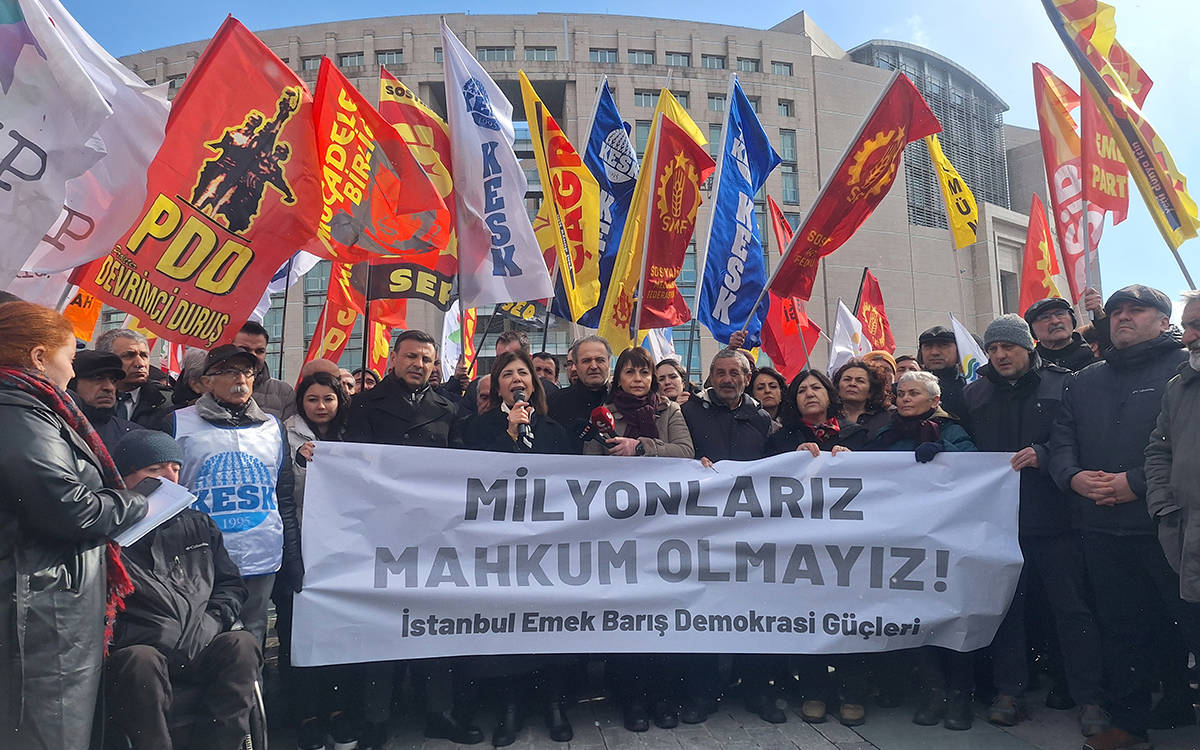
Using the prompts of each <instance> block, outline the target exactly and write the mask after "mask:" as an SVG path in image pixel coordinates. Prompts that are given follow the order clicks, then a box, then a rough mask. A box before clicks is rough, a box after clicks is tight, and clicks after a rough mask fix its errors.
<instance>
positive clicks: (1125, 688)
mask: <svg viewBox="0 0 1200 750" xmlns="http://www.w3.org/2000/svg"><path fill="white" fill-rule="evenodd" d="M1104 309H1105V312H1106V313H1107V314H1108V318H1109V323H1110V326H1109V328H1110V335H1111V337H1112V344H1113V348H1112V349H1111V350H1110V351H1109V352H1108V353H1107V354H1106V355H1105V358H1104V360H1103V361H1102V362H1098V363H1096V364H1094V365H1092V366H1090V367H1087V368H1085V369H1084V370H1081V371H1080V372H1078V373H1076V374H1075V376H1074V377H1073V378H1072V379H1070V380H1069V381H1068V382H1067V385H1066V387H1065V388H1064V389H1063V407H1064V408H1063V411H1062V414H1061V415H1060V417H1059V419H1058V421H1057V422H1056V423H1055V425H1054V428H1053V431H1052V435H1051V439H1050V474H1051V476H1053V478H1054V481H1055V482H1056V483H1057V484H1058V486H1059V488H1060V489H1061V490H1062V491H1063V492H1065V493H1067V495H1068V497H1070V498H1072V500H1073V503H1074V510H1075V512H1076V514H1077V519H1078V521H1079V523H1080V525H1081V528H1082V531H1083V545H1084V556H1085V559H1086V562H1087V567H1088V574H1089V576H1090V577H1091V581H1092V587H1093V589H1094V591H1095V601H1096V616H1097V620H1098V621H1099V624H1100V628H1101V631H1102V633H1103V636H1104V662H1105V663H1104V667H1105V672H1106V674H1107V675H1109V679H1110V684H1109V685H1108V692H1109V698H1110V711H1111V712H1112V725H1113V726H1112V728H1111V729H1109V730H1108V731H1106V732H1103V733H1101V734H1099V735H1096V736H1095V737H1093V738H1092V740H1091V741H1089V744H1088V747H1091V748H1094V749H1095V750H1100V748H1105V750H1109V749H1112V748H1126V747H1136V746H1138V743H1143V742H1145V741H1146V735H1147V730H1148V729H1149V728H1150V722H1151V710H1150V693H1151V687H1152V683H1153V682H1154V679H1155V676H1154V675H1152V671H1153V665H1154V664H1155V663H1156V660H1158V659H1159V657H1158V654H1157V653H1156V651H1160V650H1161V649H1159V648H1156V647H1155V646H1154V645H1153V644H1152V643H1151V640H1152V638H1153V637H1154V634H1155V633H1156V632H1169V630H1167V629H1169V628H1171V627H1172V625H1171V624H1170V621H1171V620H1174V621H1176V622H1178V623H1179V624H1180V626H1181V628H1182V629H1183V632H1184V634H1185V635H1186V634H1188V633H1194V626H1195V623H1194V622H1193V618H1192V617H1191V613H1190V612H1189V611H1188V610H1187V608H1186V607H1183V606H1182V604H1183V603H1182V600H1181V599H1180V598H1179V579H1178V577H1177V575H1176V574H1175V571H1173V570H1172V569H1171V566H1170V565H1169V564H1168V562H1167V559H1166V556H1165V555H1164V554H1163V550H1162V547H1161V546H1159V543H1158V538H1157V534H1156V529H1155V525H1154V521H1153V519H1151V517H1150V514H1149V512H1148V511H1147V508H1146V474H1145V471H1144V469H1143V464H1144V462H1145V455H1144V451H1145V448H1146V445H1147V443H1148V442H1149V438H1150V433H1151V431H1153V429H1154V426H1155V420H1156V419H1157V417H1158V412H1159V409H1160V406H1161V403H1162V398H1163V392H1164V390H1165V388H1166V384H1167V381H1168V380H1170V379H1171V378H1172V377H1173V376H1174V375H1175V372H1176V370H1177V369H1178V368H1179V366H1180V364H1181V363H1183V362H1185V361H1186V360H1187V352H1186V350H1184V349H1183V347H1182V346H1181V342H1180V337H1179V334H1178V333H1177V332H1175V331H1172V330H1170V329H1169V326H1170V317H1169V316H1170V315H1171V301H1170V299H1168V298H1167V296H1166V295H1165V294H1163V293H1162V292H1160V291H1158V290H1157V289H1151V288H1150V287H1146V286H1142V285H1141V284H1134V285H1132V286H1128V287H1125V288H1123V289H1119V290H1118V291H1116V292H1114V293H1113V295H1112V296H1111V297H1109V298H1108V301H1107V302H1106V303H1105V305H1104ZM1176 638H1178V635H1176ZM1193 642H1195V641H1194V640H1193ZM1185 658H1186V657H1185ZM1183 668H1184V665H1183V664H1180V665H1178V666H1177V668H1176V671H1178V670H1181V669H1183ZM1184 685H1186V682H1184ZM1175 700H1177V701H1179V702H1180V703H1182V702H1184V701H1186V702H1187V703H1188V704H1189V705H1190V702H1191V701H1190V697H1185V696H1179V697H1178V698H1175Z"/></svg>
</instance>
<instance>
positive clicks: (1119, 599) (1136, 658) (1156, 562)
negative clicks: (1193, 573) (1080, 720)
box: [1083, 532, 1200, 737]
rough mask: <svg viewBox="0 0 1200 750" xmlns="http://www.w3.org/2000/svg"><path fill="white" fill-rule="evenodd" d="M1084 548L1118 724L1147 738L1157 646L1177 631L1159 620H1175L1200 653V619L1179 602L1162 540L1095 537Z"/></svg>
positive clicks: (1087, 537) (1112, 710)
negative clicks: (1165, 631)
mask: <svg viewBox="0 0 1200 750" xmlns="http://www.w3.org/2000/svg"><path fill="white" fill-rule="evenodd" d="M1083 548H1084V555H1085V559H1086V560H1087V567H1088V575H1089V576H1090V577H1091V580H1092V587H1093V589H1094V590H1095V596H1096V619H1097V621H1098V623H1099V625H1100V634H1101V643H1102V644H1103V653H1104V668H1105V671H1106V674H1107V677H1108V696H1109V701H1110V703H1109V712H1110V713H1112V723H1113V725H1114V726H1116V727H1119V728H1121V729H1124V730H1125V731H1127V732H1130V733H1132V734H1136V735H1139V736H1142V737H1144V736H1146V732H1147V729H1148V724H1149V722H1150V693H1151V691H1152V690H1153V687H1154V681H1155V677H1156V675H1155V672H1156V670H1155V661H1156V656H1155V651H1156V648H1155V645H1156V643H1157V642H1160V638H1161V629H1162V628H1163V627H1167V626H1170V625H1171V622H1169V621H1168V622H1165V623H1164V622H1158V621H1157V620H1161V619H1163V617H1164V616H1165V617H1168V618H1170V620H1173V621H1174V624H1175V625H1176V626H1177V627H1178V628H1179V631H1180V632H1181V633H1182V635H1183V638H1184V640H1185V641H1186V643H1187V644H1188V647H1189V648H1191V650H1192V651H1193V652H1194V653H1200V617H1198V616H1197V609H1196V607H1195V605H1189V604H1187V603H1185V602H1184V601H1183V600H1182V599H1180V598H1179V577H1178V576H1177V575H1176V574H1175V571H1173V570H1171V566H1170V565H1169V564H1167V558H1166V556H1165V555H1164V554H1163V551H1162V547H1161V546H1160V545H1159V543H1158V539H1157V538H1155V537H1153V536H1150V535H1141V536H1117V535H1115V534H1103V533H1095V532H1089V533H1085V534H1084V537H1083ZM1154 613H1159V616H1158V617H1155V616H1154Z"/></svg>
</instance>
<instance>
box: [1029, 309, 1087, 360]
mask: <svg viewBox="0 0 1200 750" xmlns="http://www.w3.org/2000/svg"><path fill="white" fill-rule="evenodd" d="M1025 322H1026V323H1028V324H1029V328H1030V329H1031V330H1032V331H1033V337H1034V338H1035V339H1037V349H1035V350H1034V351H1036V352H1037V355H1038V357H1039V358H1041V360H1042V361H1043V362H1046V363H1048V364H1055V365H1058V366H1060V367H1064V368H1066V369H1068V370H1070V371H1071V372H1078V371H1079V370H1082V369H1083V368H1085V367H1087V366H1088V365H1090V364H1091V363H1093V362H1095V361H1096V355H1094V354H1092V347H1090V346H1088V343H1087V342H1086V341H1084V340H1083V336H1081V335H1079V334H1078V333H1076V332H1075V328H1076V327H1078V325H1079V322H1078V321H1077V320H1076V319H1075V309H1074V308H1073V307H1071V303H1070V302H1068V301H1066V300H1065V299H1063V298H1062V297H1047V298H1046V299H1040V300H1038V301H1037V302H1034V303H1033V304H1032V305H1030V306H1029V309H1028V310H1026V311H1025Z"/></svg>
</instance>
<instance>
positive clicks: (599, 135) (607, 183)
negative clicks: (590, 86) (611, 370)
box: [578, 78, 638, 328]
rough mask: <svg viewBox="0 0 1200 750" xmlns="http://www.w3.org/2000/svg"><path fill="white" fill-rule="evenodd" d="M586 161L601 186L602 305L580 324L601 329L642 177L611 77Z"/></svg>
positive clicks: (599, 101) (600, 97) (599, 99)
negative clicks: (605, 302)
mask: <svg viewBox="0 0 1200 750" xmlns="http://www.w3.org/2000/svg"><path fill="white" fill-rule="evenodd" d="M583 161H584V163H585V164H587V166H588V169H590V170H591V172H592V175H593V176H594V177H595V178H596V182H597V183H599V186H600V302H599V304H597V305H596V306H595V307H593V308H592V309H591V310H589V311H588V312H587V313H586V314H584V316H583V317H582V318H580V319H579V321H578V322H579V324H580V325H584V326H587V327H588V328H597V327H599V325H600V312H601V309H602V308H603V304H604V296H605V294H606V292H607V290H608V284H609V280H610V279H611V278H612V272H613V263H614V262H615V261H616V259H617V250H618V249H619V248H620V245H621V237H622V236H623V234H624V232H625V220H626V217H628V215H629V205H630V203H631V202H632V201H633V188H634V184H635V181H636V180H637V176H638V157H637V153H636V152H635V151H634V150H633V143H632V142H631V141H630V140H629V132H628V131H627V130H626V129H625V123H624V122H622V121H621V113H620V112H618V111H617V103H616V102H615V101H614V100H613V97H612V92H610V91H609V89H608V79H607V78H605V79H604V80H603V81H602V82H601V84H600V90H599V91H598V92H597V93H596V107H595V111H594V112H593V114H592V132H591V133H590V134H589V135H588V142H587V150H586V151H585V152H584V155H583Z"/></svg>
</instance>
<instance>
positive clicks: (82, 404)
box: [67, 349, 142, 451]
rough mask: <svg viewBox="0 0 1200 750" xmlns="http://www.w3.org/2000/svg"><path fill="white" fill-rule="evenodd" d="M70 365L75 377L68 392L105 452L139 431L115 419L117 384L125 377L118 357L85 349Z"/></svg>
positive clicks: (137, 427)
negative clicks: (101, 442)
mask: <svg viewBox="0 0 1200 750" xmlns="http://www.w3.org/2000/svg"><path fill="white" fill-rule="evenodd" d="M72 364H73V366H74V368H75V377H74V378H73V379H72V380H71V382H70V383H68V384H67V390H69V391H70V392H71V395H72V396H74V398H75V402H76V403H78V404H79V410H80V411H82V412H83V414H84V416H86V417H87V418H88V421H89V422H91V423H92V426H93V427H95V428H96V432H97V433H98V434H99V435H100V439H101V440H103V441H104V446H105V447H106V448H108V449H109V450H110V451H111V450H112V449H113V448H114V447H115V446H116V444H117V441H118V440H120V439H121V437H122V436H124V435H125V433H127V432H129V431H131V430H140V429H142V426H141V425H140V424H137V423H136V422H130V421H129V420H127V419H122V418H120V417H118V416H117V383H119V382H121V380H122V379H124V377H125V370H124V368H123V367H122V366H121V358H120V357H118V356H117V355H115V354H111V353H108V352H94V351H90V350H88V349H84V350H83V351H81V352H77V353H76V354H75V361H74V362H73V363H72Z"/></svg>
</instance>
